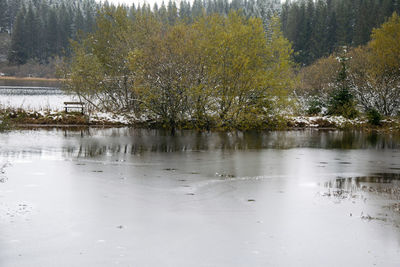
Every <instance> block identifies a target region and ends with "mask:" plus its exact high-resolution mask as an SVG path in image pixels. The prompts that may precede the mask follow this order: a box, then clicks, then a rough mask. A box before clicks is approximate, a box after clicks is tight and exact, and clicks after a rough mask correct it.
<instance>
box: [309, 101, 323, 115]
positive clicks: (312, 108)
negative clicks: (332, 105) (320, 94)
mask: <svg viewBox="0 0 400 267" xmlns="http://www.w3.org/2000/svg"><path fill="white" fill-rule="evenodd" d="M322 107H323V103H322V101H321V100H320V99H319V98H317V97H312V98H311V99H310V100H309V102H308V109H307V115H310V116H313V115H318V114H320V113H321V112H322Z"/></svg>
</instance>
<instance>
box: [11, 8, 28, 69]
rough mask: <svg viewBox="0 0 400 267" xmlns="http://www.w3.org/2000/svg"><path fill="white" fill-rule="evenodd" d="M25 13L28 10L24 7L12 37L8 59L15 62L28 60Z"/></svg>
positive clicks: (19, 14)
mask: <svg viewBox="0 0 400 267" xmlns="http://www.w3.org/2000/svg"><path fill="white" fill-rule="evenodd" d="M25 14H26V10H25V8H24V7H23V8H22V9H21V10H20V11H19V13H18V15H17V18H16V20H15V23H14V28H13V35H12V39H11V48H10V52H9V54H8V60H9V61H10V62H11V63H15V64H24V63H26V61H27V60H28V53H27V51H26V46H25V44H26V40H25V38H26V35H25Z"/></svg>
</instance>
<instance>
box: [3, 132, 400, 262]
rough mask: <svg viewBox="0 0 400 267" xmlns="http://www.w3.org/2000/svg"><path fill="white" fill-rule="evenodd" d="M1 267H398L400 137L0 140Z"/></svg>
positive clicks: (160, 135)
mask: <svg viewBox="0 0 400 267" xmlns="http://www.w3.org/2000/svg"><path fill="white" fill-rule="evenodd" d="M0 163H1V166H3V167H2V171H1V172H2V173H1V174H0V181H1V182H0V266H2V267H9V266H18V267H24V266H41V267H47V266H49V267H50V266H68V267H70V266H85V267H86V266H400V228H399V226H400V216H399V215H400V204H399V203H400V136H398V135H397V136H396V135H390V134H388V135H379V134H376V133H369V134H368V133H361V132H340V131H291V132H270V133H263V134H260V133H245V134H244V133H211V134H208V133H196V132H190V131H188V132H179V133H178V134H177V135H176V136H174V137H171V136H168V135H167V134H165V133H164V132H162V131H149V130H133V129H126V128H121V129H84V130H65V129H58V130H57V129H51V130H38V129H36V130H19V131H11V132H5V133H0Z"/></svg>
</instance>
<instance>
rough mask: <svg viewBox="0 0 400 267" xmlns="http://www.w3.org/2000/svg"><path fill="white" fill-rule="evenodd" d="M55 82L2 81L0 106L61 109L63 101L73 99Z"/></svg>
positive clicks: (28, 108)
mask: <svg viewBox="0 0 400 267" xmlns="http://www.w3.org/2000/svg"><path fill="white" fill-rule="evenodd" d="M73 100H74V98H73V96H70V95H66V94H65V92H63V91H62V90H61V89H60V87H59V84H57V83H45V84H43V82H42V83H38V82H29V83H28V82H26V83H25V84H21V82H16V81H12V80H11V81H4V80H1V83H0V108H22V109H26V110H62V109H63V107H64V104H63V103H64V102H68V101H73Z"/></svg>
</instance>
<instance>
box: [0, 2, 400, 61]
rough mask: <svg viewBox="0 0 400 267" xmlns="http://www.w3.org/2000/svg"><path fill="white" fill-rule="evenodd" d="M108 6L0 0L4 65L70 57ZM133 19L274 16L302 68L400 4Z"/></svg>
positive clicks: (205, 6)
mask: <svg viewBox="0 0 400 267" xmlns="http://www.w3.org/2000/svg"><path fill="white" fill-rule="evenodd" d="M107 5H109V4H108V2H107V1H106V2H104V3H98V2H96V1H95V0H0V33H1V34H0V35H1V37H0V61H3V62H5V61H8V63H10V64H12V65H23V64H26V63H27V62H37V63H41V64H48V63H49V62H51V60H52V59H54V58H55V57H60V56H64V55H68V54H69V52H70V42H69V41H70V40H71V39H72V40H76V39H77V38H78V36H79V34H82V35H84V34H85V33H88V32H92V31H93V28H94V27H95V26H94V25H95V20H96V16H97V10H98V9H99V8H100V7H101V6H107ZM127 8H128V9H129V12H128V14H129V16H130V17H131V18H134V17H135V14H136V13H140V12H150V11H151V12H154V14H156V15H157V16H158V17H159V18H160V19H161V20H162V21H163V22H165V23H169V24H174V23H176V22H177V21H180V20H184V21H187V22H191V21H193V20H194V19H195V18H196V17H198V16H199V15H201V14H202V12H203V10H204V12H206V13H207V14H212V13H218V14H223V15H227V14H228V13H229V12H230V11H231V10H239V9H241V10H242V11H243V13H244V15H245V16H247V17H251V16H254V17H259V18H261V19H262V21H263V24H264V27H265V28H267V27H268V22H269V20H270V18H271V16H272V15H273V14H278V15H279V17H280V19H281V24H282V31H283V33H284V36H285V37H286V38H287V39H288V40H289V41H291V42H292V44H293V49H294V52H295V53H294V59H295V62H296V63H299V65H301V66H305V65H310V64H311V63H313V62H315V60H317V59H319V58H321V57H324V56H328V55H330V54H331V53H332V52H334V51H335V50H336V49H337V48H338V47H339V46H343V45H347V46H353V47H356V46H359V45H363V44H366V43H367V42H368V41H369V40H370V34H371V31H372V29H373V28H374V27H378V26H379V25H381V24H382V23H383V22H384V21H385V19H387V18H388V17H389V16H390V15H391V14H392V13H393V12H394V11H397V12H398V13H399V11H400V0H355V1H350V0H317V1H313V0H299V1H287V2H286V3H284V4H281V3H280V1H279V0H233V1H228V0H204V1H201V0H195V1H194V2H193V3H191V2H188V1H185V0H184V1H181V2H180V3H179V4H176V3H175V2H172V1H171V0H170V1H169V2H166V3H164V2H163V3H162V4H161V5H160V6H158V5H157V4H155V5H154V6H153V7H150V6H149V5H148V4H144V5H142V6H135V5H134V4H133V5H132V6H130V7H127Z"/></svg>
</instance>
